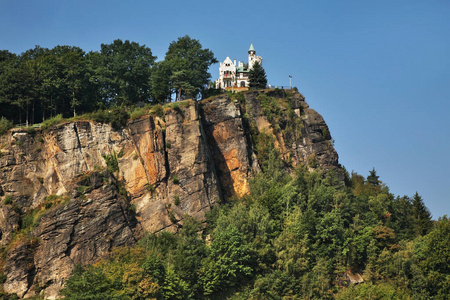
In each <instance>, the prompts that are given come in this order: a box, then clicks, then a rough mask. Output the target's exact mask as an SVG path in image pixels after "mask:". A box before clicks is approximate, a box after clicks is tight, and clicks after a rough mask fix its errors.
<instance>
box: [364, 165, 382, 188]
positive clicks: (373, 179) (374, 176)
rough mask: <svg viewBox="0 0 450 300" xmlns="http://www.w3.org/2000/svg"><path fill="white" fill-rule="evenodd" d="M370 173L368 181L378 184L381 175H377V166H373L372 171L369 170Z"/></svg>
mask: <svg viewBox="0 0 450 300" xmlns="http://www.w3.org/2000/svg"><path fill="white" fill-rule="evenodd" d="M369 173H370V174H369V176H367V183H368V184H371V185H373V186H378V185H379V184H380V183H381V181H379V180H378V178H380V176H378V175H377V171H375V168H373V169H372V171H369Z"/></svg>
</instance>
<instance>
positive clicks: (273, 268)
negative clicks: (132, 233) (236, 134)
mask: <svg viewBox="0 0 450 300" xmlns="http://www.w3.org/2000/svg"><path fill="white" fill-rule="evenodd" d="M259 134H261V133H259ZM261 136H262V135H261ZM260 152H263V151H262V149H260ZM372 171H373V170H372ZM333 176H336V175H333V174H332V173H325V172H323V171H322V170H320V168H318V169H316V170H315V171H313V172H309V171H308V169H307V167H306V166H303V167H298V168H297V169H295V171H293V172H288V171H287V169H286V168H285V165H284V163H283V161H282V160H281V158H280V155H279V153H278V152H277V151H276V149H275V148H274V147H273V146H272V147H271V148H268V149H267V156H266V158H265V159H264V164H263V172H260V173H258V174H256V175H255V176H254V178H253V179H252V180H251V181H250V191H251V194H250V195H249V196H244V197H243V198H241V199H233V200H229V201H228V202H227V203H225V204H223V205H220V206H216V207H213V208H212V209H211V211H210V212H209V213H207V215H206V222H205V223H204V224H201V223H199V222H198V221H197V220H196V219H194V218H192V217H189V216H183V217H180V218H179V219H180V220H178V219H177V218H176V217H175V213H174V210H176V212H177V213H178V212H179V208H177V207H175V206H174V205H179V203H178V201H179V198H177V196H174V199H173V201H174V202H173V204H172V205H171V204H167V206H166V210H167V213H168V217H169V219H170V221H171V222H173V223H174V224H176V226H172V227H174V228H175V227H176V228H177V230H178V232H177V233H171V232H166V231H163V232H161V233H159V234H151V235H150V234H147V235H146V236H144V237H143V238H142V239H141V240H140V241H139V242H138V244H137V245H135V246H133V247H128V248H121V249H118V250H116V251H114V252H113V253H112V254H111V256H110V257H109V258H107V259H105V260H103V261H101V262H99V263H97V264H96V265H95V266H91V267H86V268H84V269H81V270H76V271H75V272H74V275H73V276H72V277H71V278H70V279H69V280H68V281H67V285H66V288H65V289H64V292H63V293H64V295H65V296H66V297H67V298H68V299H97V298H99V299H101V297H107V298H108V297H109V298H108V299H116V298H120V299H146V298H152V297H153V298H156V299H225V298H227V299H283V298H284V299H368V298H371V299H445V297H446V296H448V294H449V286H450V285H449V284H448V283H449V282H450V281H449V276H450V275H449V273H450V270H449V267H448V266H449V265H450V250H449V247H448V246H449V244H448V237H449V236H450V226H449V224H450V222H449V221H448V219H447V217H444V218H442V219H440V220H439V221H437V222H436V223H433V222H431V224H432V226H430V227H427V226H429V223H427V222H424V223H420V222H418V219H420V220H422V219H425V220H428V221H429V219H428V217H427V214H426V209H425V208H424V206H422V204H423V202H422V199H421V197H420V196H418V195H417V194H416V195H415V196H414V198H415V199H410V198H409V197H406V196H405V197H402V198H399V197H397V198H394V196H393V195H392V194H390V193H389V190H388V188H387V187H385V186H384V185H383V184H382V183H381V181H380V180H379V178H378V177H376V176H377V175H376V174H374V173H373V172H369V177H371V179H370V180H369V179H367V180H366V178H364V177H363V176H361V175H358V174H356V173H353V174H352V175H351V178H350V180H349V186H348V187H343V186H341V185H336V184H334V183H335V181H336V180H337V179H336V178H330V177H333ZM373 178H376V180H375V179H374V180H372V179H373ZM177 199H178V200H177ZM417 212H421V214H423V216H425V217H424V218H422V217H421V218H418V217H417V216H419V215H421V214H417ZM414 224H416V225H417V226H419V227H418V228H420V229H421V230H422V228H428V229H426V230H424V231H422V232H421V234H420V235H417V237H416V233H415V228H416V227H414V226H413V225H414ZM405 226H406V227H410V229H407V228H405ZM348 271H351V272H353V273H359V274H360V275H363V276H364V280H365V282H364V283H361V284H358V285H351V284H348V283H347V282H346V281H345V274H346V273H347V272H348ZM87 280H92V281H93V282H95V283H96V285H95V286H94V285H91V284H90V283H87V282H86V281H87ZM83 286H85V287H86V288H83V289H82V288H81V287H83ZM75 287H76V288H75ZM83 297H84V298H83Z"/></svg>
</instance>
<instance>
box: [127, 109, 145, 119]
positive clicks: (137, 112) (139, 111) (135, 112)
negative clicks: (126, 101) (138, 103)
mask: <svg viewBox="0 0 450 300" xmlns="http://www.w3.org/2000/svg"><path fill="white" fill-rule="evenodd" d="M146 114H147V109H146V108H145V107H137V108H135V109H134V110H133V111H132V112H131V114H130V119H131V120H137V119H140V118H141V117H142V116H145V115H146Z"/></svg>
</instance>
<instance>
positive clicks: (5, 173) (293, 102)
mask: <svg viewBox="0 0 450 300" xmlns="http://www.w3.org/2000/svg"><path fill="white" fill-rule="evenodd" d="M270 146H273V147H274V148H275V149H277V151H278V153H279V154H280V155H281V157H282V159H283V161H284V162H285V166H286V168H288V169H291V170H293V169H294V168H295V167H297V166H300V165H305V166H307V168H309V169H310V170H313V169H316V168H321V169H323V170H324V171H325V173H326V172H334V173H335V174H338V178H340V179H341V180H342V181H343V179H344V175H343V174H344V173H343V171H342V169H341V167H340V165H339V163H338V156H337V153H336V151H335V150H334V148H333V145H332V142H331V135H330V131H329V129H328V126H327V125H326V123H325V121H324V120H323V118H322V117H321V116H320V115H319V114H318V113H317V112H316V111H315V110H313V109H311V108H309V105H308V104H307V103H306V102H305V99H304V97H303V96H302V95H301V94H300V93H298V92H293V91H287V92H286V91H283V90H265V91H251V92H247V93H243V94H237V95H228V94H224V95H221V96H217V97H213V98H210V99H205V100H202V101H199V102H195V101H193V100H186V101H183V102H178V103H172V104H168V105H166V106H165V107H160V109H159V110H153V111H151V112H149V114H147V115H145V116H143V117H141V118H139V119H136V120H132V121H129V122H128V124H127V126H126V127H125V128H122V129H118V130H117V129H113V127H111V126H110V125H109V124H102V123H96V122H94V121H90V120H85V121H74V122H65V123H61V124H59V125H56V126H54V127H53V128H50V129H48V130H41V129H36V130H27V129H13V130H11V131H10V132H9V133H8V134H7V135H5V136H3V137H1V138H0V197H1V202H0V246H2V247H3V248H2V256H1V257H2V258H1V266H0V268H1V272H2V273H1V277H2V279H3V290H4V291H5V292H7V293H16V294H17V295H18V296H19V297H30V296H33V295H35V294H37V293H44V292H45V295H46V297H47V298H57V297H58V293H59V291H60V289H61V288H62V286H63V284H64V280H65V279H66V278H67V277H68V276H69V275H70V273H71V272H72V270H73V269H74V268H75V266H77V265H86V264H90V263H95V262H96V261H98V260H99V259H101V258H102V257H104V256H105V255H106V254H107V253H108V252H109V251H111V250H112V249H113V248H115V247H120V246H125V245H131V244H134V243H135V242H136V241H137V240H138V239H139V238H140V237H141V236H142V234H143V233H144V232H146V231H148V232H158V231H161V230H173V231H176V230H177V228H178V227H179V226H182V222H183V218H184V217H185V215H186V214H187V215H191V216H194V217H196V218H199V219H201V218H203V217H204V213H205V212H206V211H208V210H209V209H210V208H211V207H212V206H213V205H216V204H218V203H220V202H222V201H227V199H229V198H230V197H241V196H243V195H245V194H248V193H249V180H250V179H251V178H252V177H253V175H254V174H256V173H258V172H261V171H264V162H265V160H266V154H267V149H268V147H269V148H270Z"/></svg>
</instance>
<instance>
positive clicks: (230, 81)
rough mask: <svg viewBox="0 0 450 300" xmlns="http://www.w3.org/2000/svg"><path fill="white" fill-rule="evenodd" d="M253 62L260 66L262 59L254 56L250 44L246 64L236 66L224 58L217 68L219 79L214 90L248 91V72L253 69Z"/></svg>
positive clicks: (254, 52)
mask: <svg viewBox="0 0 450 300" xmlns="http://www.w3.org/2000/svg"><path fill="white" fill-rule="evenodd" d="M255 62H259V63H260V64H262V57H261V56H256V51H255V48H253V44H250V49H248V63H247V64H244V63H243V62H241V61H240V62H239V63H238V64H237V65H236V60H234V62H233V61H232V60H231V59H230V58H229V57H227V58H225V60H224V61H223V63H220V66H219V79H217V80H216V89H226V90H228V89H230V90H231V89H233V90H247V89H248V83H249V80H248V72H249V71H250V70H251V69H252V68H253V65H254V64H255Z"/></svg>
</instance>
